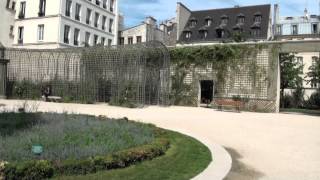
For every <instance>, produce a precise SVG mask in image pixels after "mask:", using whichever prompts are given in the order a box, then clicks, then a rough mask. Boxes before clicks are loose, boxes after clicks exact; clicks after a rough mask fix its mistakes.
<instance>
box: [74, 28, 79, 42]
mask: <svg viewBox="0 0 320 180" xmlns="http://www.w3.org/2000/svg"><path fill="white" fill-rule="evenodd" d="M79 38H80V29H77V28H75V29H74V36H73V44H74V45H75V46H79Z"/></svg>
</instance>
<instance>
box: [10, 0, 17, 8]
mask: <svg viewBox="0 0 320 180" xmlns="http://www.w3.org/2000/svg"><path fill="white" fill-rule="evenodd" d="M11 9H12V10H15V9H16V2H15V1H13V2H12V4H11Z"/></svg>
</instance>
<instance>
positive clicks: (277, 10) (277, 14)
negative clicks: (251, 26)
mask: <svg viewBox="0 0 320 180" xmlns="http://www.w3.org/2000/svg"><path fill="white" fill-rule="evenodd" d="M279 20H280V8H279V5H278V4H275V5H274V12H273V28H272V31H273V36H274V35H276V31H277V24H278V23H279Z"/></svg>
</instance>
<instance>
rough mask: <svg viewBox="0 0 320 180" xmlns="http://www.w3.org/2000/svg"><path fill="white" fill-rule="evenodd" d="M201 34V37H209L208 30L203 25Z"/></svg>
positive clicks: (200, 30)
mask: <svg viewBox="0 0 320 180" xmlns="http://www.w3.org/2000/svg"><path fill="white" fill-rule="evenodd" d="M199 36H200V38H201V39H206V38H207V37H208V30H207V29H206V27H202V28H200V29H199Z"/></svg>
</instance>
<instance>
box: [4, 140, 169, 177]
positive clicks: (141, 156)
mask: <svg viewBox="0 0 320 180" xmlns="http://www.w3.org/2000/svg"><path fill="white" fill-rule="evenodd" d="M169 147H170V143H169V141H168V140H167V139H162V138H157V139H156V140H155V141H154V142H153V143H151V144H147V145H143V146H141V147H135V148H131V149H127V150H123V151H120V152H116V153H113V154H111V155H107V156H105V157H103V156H97V157H91V158H88V159H82V160H73V159H70V160H65V161H62V162H50V161H45V160H40V161H27V162H23V163H9V164H6V165H5V167H4V170H3V173H2V174H3V176H4V179H6V180H29V179H30V180H33V179H46V178H51V177H53V175H85V174H89V173H95V172H97V171H101V170H111V169H118V168H125V167H128V166H130V165H133V164H136V163H138V162H141V161H144V160H151V159H153V158H155V157H158V156H161V155H164V154H165V152H166V151H167V150H168V149H169ZM2 174H0V175H2Z"/></svg>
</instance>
